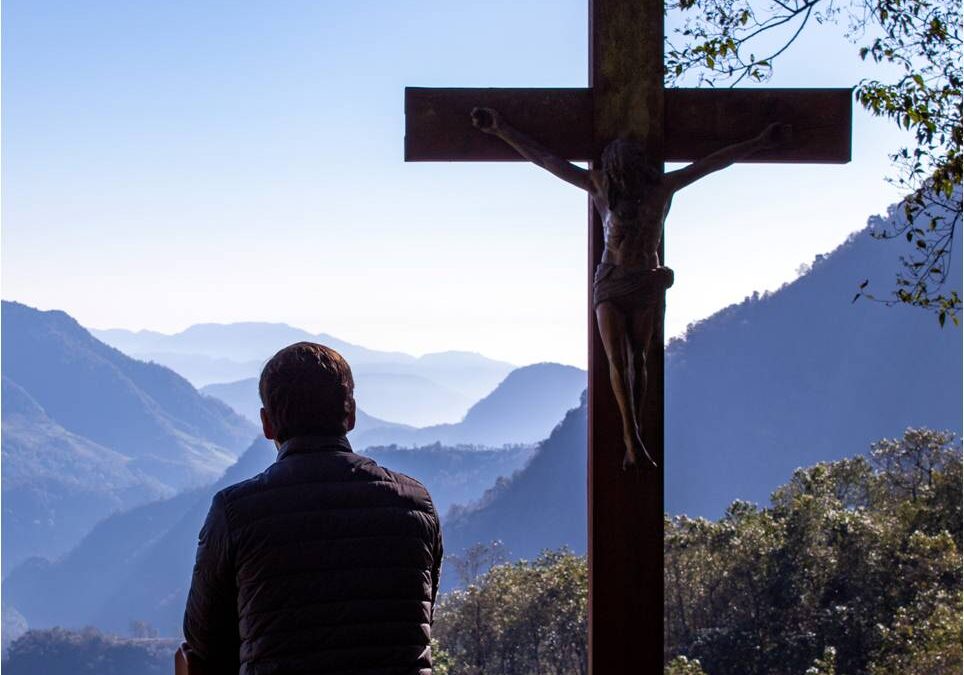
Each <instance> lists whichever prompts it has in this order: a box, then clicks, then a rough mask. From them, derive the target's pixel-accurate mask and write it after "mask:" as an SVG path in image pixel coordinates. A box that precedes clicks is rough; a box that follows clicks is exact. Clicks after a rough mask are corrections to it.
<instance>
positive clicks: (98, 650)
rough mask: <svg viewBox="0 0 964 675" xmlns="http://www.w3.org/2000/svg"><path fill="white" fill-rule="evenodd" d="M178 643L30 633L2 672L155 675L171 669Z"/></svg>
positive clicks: (91, 632)
mask: <svg viewBox="0 0 964 675" xmlns="http://www.w3.org/2000/svg"><path fill="white" fill-rule="evenodd" d="M177 643H178V641H177V640H159V639H152V640H143V639H142V640H130V639H124V638H119V637H116V636H113V635H107V634H104V633H101V632H100V631H99V630H97V629H96V628H85V629H83V630H82V631H68V630H64V629H63V628H52V629H49V630H31V631H28V632H27V634H26V635H24V636H23V637H21V638H20V639H19V640H17V641H16V642H14V643H13V644H12V645H11V646H10V651H9V653H8V654H7V657H6V658H5V659H4V660H3V669H4V671H5V672H9V673H10V674H11V675H28V674H31V675H32V674H34V673H44V674H45V675H75V674H77V673H97V675H133V674H134V673H137V675H153V674H154V673H157V674H158V675H161V674H162V673H163V674H166V673H170V672H171V670H172V668H173V661H174V650H176V649H177Z"/></svg>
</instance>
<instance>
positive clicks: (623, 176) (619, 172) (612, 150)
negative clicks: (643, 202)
mask: <svg viewBox="0 0 964 675" xmlns="http://www.w3.org/2000/svg"><path fill="white" fill-rule="evenodd" d="M602 170H603V174H604V175H605V177H606V186H607V191H608V193H609V195H608V196H609V204H610V208H613V207H614V206H616V205H617V204H619V203H620V202H624V201H627V200H632V201H638V200H639V198H640V197H642V196H643V194H644V193H645V191H646V189H647V188H648V187H650V186H653V185H656V184H657V183H659V178H660V176H659V172H658V171H657V170H656V169H654V168H653V167H651V166H650V165H649V162H648V161H647V160H646V152H645V150H644V149H643V146H642V144H641V143H639V142H637V141H634V140H632V139H629V138H617V139H616V140H614V141H612V142H611V143H609V145H607V146H606V148H605V149H604V150H603V154H602Z"/></svg>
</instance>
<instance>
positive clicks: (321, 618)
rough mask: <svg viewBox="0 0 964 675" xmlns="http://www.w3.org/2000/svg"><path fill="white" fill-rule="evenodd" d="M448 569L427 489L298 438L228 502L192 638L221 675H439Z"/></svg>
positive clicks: (217, 507) (209, 546) (335, 441)
mask: <svg viewBox="0 0 964 675" xmlns="http://www.w3.org/2000/svg"><path fill="white" fill-rule="evenodd" d="M441 557H442V544H441V534H440V530H439V521H438V516H437V514H436V513H435V509H434V507H433V505H432V502H431V499H430V498H429V495H428V492H427V491H426V490H425V488H423V487H422V486H421V485H420V484H419V483H418V482H417V481H415V480H413V479H411V478H408V477H407V476H403V475H400V474H396V473H393V472H390V471H387V470H385V469H382V468H380V467H378V466H377V465H376V464H375V463H374V462H373V461H371V460H370V459H367V458H365V457H362V456H360V455H356V454H354V453H352V452H351V450H350V446H348V443H347V441H346V440H344V438H338V437H328V438H322V437H298V438H293V439H291V440H289V441H288V442H287V443H285V444H284V445H283V446H282V447H281V450H280V452H279V457H278V462H276V463H275V464H273V465H272V466H271V467H269V468H268V469H267V470H266V471H265V472H264V473H262V474H260V475H259V476H256V477H255V478H252V479H251V480H248V481H245V482H243V483H239V484H237V485H234V486H231V487H229V488H226V489H225V490H222V491H221V492H220V493H218V495H217V496H215V498H214V502H213V503H212V506H211V512H210V514H209V515H208V520H207V522H206V523H205V525H204V528H203V529H202V531H201V541H200V543H199V546H198V562H197V564H196V565H195V572H194V580H193V583H192V589H191V594H190V597H189V599H188V606H187V612H186V613H185V619H184V629H185V638H186V639H187V641H188V643H189V644H190V646H191V648H192V649H193V650H195V651H196V652H198V653H199V655H200V656H201V657H202V659H203V660H204V661H205V662H206V664H207V666H208V667H209V668H211V669H212V670H216V672H239V671H240V672H241V673H243V674H245V675H262V674H266V673H349V672H350V673H356V674H362V673H366V674H367V673H371V674H373V675H374V674H378V675H388V674H389V673H391V674H395V673H398V674H403V673H404V674H406V675H408V674H415V673H418V674H419V675H427V674H428V673H431V657H430V652H429V646H428V645H429V639H430V628H429V626H430V623H431V614H432V605H433V603H434V600H435V594H436V592H437V589H438V573H439V565H440V562H441ZM231 627H236V630H234V632H233V633H232V631H231Z"/></svg>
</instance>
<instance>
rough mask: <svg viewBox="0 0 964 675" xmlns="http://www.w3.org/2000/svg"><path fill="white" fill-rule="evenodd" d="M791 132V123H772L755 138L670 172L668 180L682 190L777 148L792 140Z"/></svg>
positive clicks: (672, 185) (671, 186) (675, 189)
mask: <svg viewBox="0 0 964 675" xmlns="http://www.w3.org/2000/svg"><path fill="white" fill-rule="evenodd" d="M791 132H792V130H791V128H790V125H789V124H771V125H770V126H768V127H767V128H766V129H764V130H763V132H762V133H761V134H760V135H759V136H756V137H755V138H751V139H750V140H748V141H743V142H742V143H734V144H733V145H728V146H727V147H725V148H723V149H721V150H717V151H716V152H714V153H713V154H711V155H707V156H706V157H704V158H703V159H701V160H698V161H696V162H693V163H692V164H690V165H689V166H685V167H683V168H682V169H678V170H676V171H671V172H669V173H668V174H666V180H667V182H668V183H669V186H670V189H672V191H673V192H676V191H677V190H682V189H683V188H684V187H686V186H687V185H689V184H691V183H695V182H696V181H698V180H699V179H700V178H703V177H704V176H707V175H709V174H711V173H713V172H715V171H719V170H720V169H725V168H726V167H728V166H730V165H731V164H733V163H734V162H737V161H739V160H741V159H743V158H745V157H748V156H749V155H752V154H753V153H754V152H758V151H760V150H765V149H767V148H775V147H778V146H780V145H783V144H785V143H787V142H788V141H789V140H790V134H791Z"/></svg>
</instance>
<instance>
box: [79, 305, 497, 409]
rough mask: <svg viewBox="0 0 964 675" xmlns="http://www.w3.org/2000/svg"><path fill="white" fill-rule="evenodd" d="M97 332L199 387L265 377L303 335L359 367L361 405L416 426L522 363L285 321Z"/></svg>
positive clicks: (466, 402)
mask: <svg viewBox="0 0 964 675" xmlns="http://www.w3.org/2000/svg"><path fill="white" fill-rule="evenodd" d="M91 332H92V333H93V334H94V336H96V337H97V338H98V339H100V340H102V341H104V342H105V343H107V344H109V345H111V346H113V347H116V348H117V349H120V350H121V351H123V352H124V353H126V354H128V355H129V356H133V357H135V358H138V359H143V360H149V361H154V362H156V363H160V364H163V365H166V366H168V367H170V368H172V369H174V370H175V371H177V372H178V373H180V374H181V375H183V376H184V377H186V378H187V379H188V380H190V381H191V382H192V383H193V384H194V385H195V386H197V387H204V386H207V385H212V384H222V385H226V386H231V385H232V384H234V383H238V382H239V381H240V380H248V379H250V378H253V377H257V376H258V374H259V373H260V371H261V367H262V366H263V365H264V363H265V361H267V359H269V358H270V357H271V355H272V354H274V353H275V352H276V351H278V350H279V349H281V348H282V347H284V346H286V345H289V344H291V343H293V342H299V341H302V340H307V341H311V342H320V343H322V344H325V345H328V346H330V347H332V348H334V349H336V350H337V351H338V352H340V353H341V354H342V356H344V357H345V358H346V359H347V361H348V362H349V364H351V367H352V371H353V373H354V376H355V385H356V398H357V400H358V403H359V406H360V407H362V408H364V409H365V410H366V411H367V412H368V413H369V414H371V415H374V416H375V417H378V418H381V419H385V420H391V421H392V422H397V423H403V424H408V425H414V426H428V425H432V424H439V423H445V422H455V421H457V420H459V419H461V418H462V417H463V416H464V415H465V412H466V411H467V410H468V408H469V406H471V405H472V404H473V403H475V402H476V401H478V400H479V399H480V398H482V397H483V396H485V395H487V394H488V393H490V392H491V391H492V390H493V389H494V388H495V386H496V385H497V384H498V383H499V382H501V381H502V380H503V379H504V378H505V376H506V375H508V374H509V372H510V371H511V370H513V368H514V366H513V365H512V364H510V363H505V362H503V361H496V360H493V359H489V358H486V357H484V356H482V355H480V354H475V353H472V352H459V351H449V352H439V353H434V354H425V355H423V356H421V357H415V356H412V355H410V354H405V353H402V352H392V351H378V350H374V349H368V348H365V347H361V346H359V345H355V344H352V343H349V342H345V341H344V340H340V339H338V338H336V337H334V336H332V335H329V334H327V333H317V334H313V333H309V332H308V331H305V330H302V329H300V328H294V327H292V326H288V325H286V324H282V323H259V322H246V323H232V324H213V323H211V324H197V325H194V326H191V327H189V328H187V329H186V330H184V331H181V332H179V333H175V334H172V335H168V334H164V333H158V332H154V331H136V332H133V331H128V330H123V329H106V330H91Z"/></svg>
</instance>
